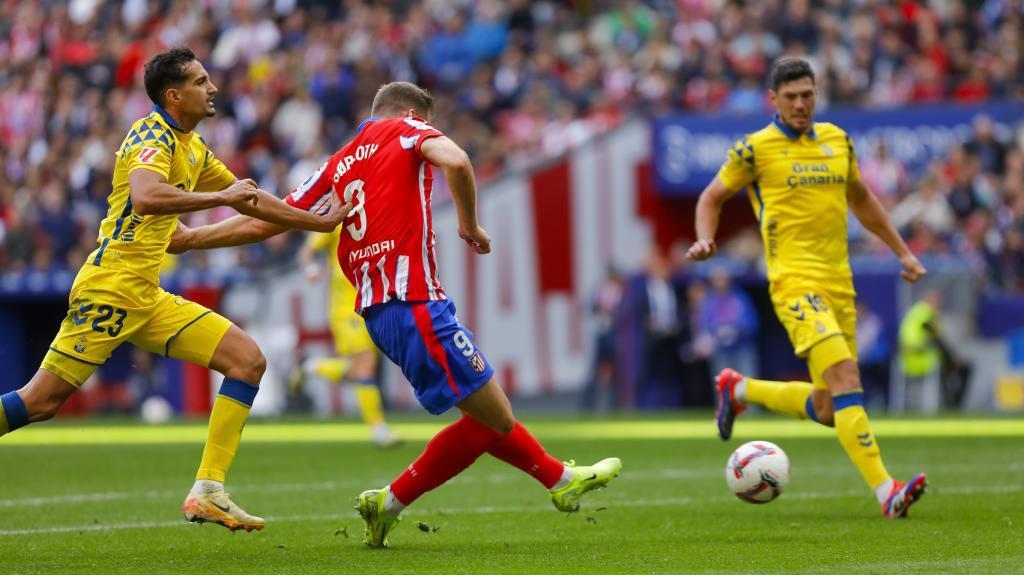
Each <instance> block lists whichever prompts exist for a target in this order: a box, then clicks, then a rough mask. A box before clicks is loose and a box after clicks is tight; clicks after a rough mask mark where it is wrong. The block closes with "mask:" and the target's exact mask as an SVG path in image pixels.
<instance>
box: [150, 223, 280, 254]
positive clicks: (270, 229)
mask: <svg viewBox="0 0 1024 575" xmlns="http://www.w3.org/2000/svg"><path fill="white" fill-rule="evenodd" d="M285 230H287V228H285V227H284V226H279V225H277V224H272V223H270V222H266V221H263V220H260V219H256V218H252V217H249V216H246V215H237V216H233V217H230V218H228V219H226V220H223V221H221V222H217V223H216V224H210V225H208V226H200V227H198V228H188V227H187V226H185V225H183V224H181V223H180V222H179V223H178V229H177V230H176V231H175V232H174V235H173V236H172V237H171V245H170V246H168V248H167V251H168V252H170V253H172V254H177V253H182V252H187V251H189V250H209V249H214V248H228V247H234V246H244V245H246V244H252V243H256V242H261V241H263V240H265V239H267V238H269V237H272V236H276V235H277V234H279V233H281V232H283V231H285Z"/></svg>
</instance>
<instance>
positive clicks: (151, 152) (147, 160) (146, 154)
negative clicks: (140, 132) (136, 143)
mask: <svg viewBox="0 0 1024 575" xmlns="http://www.w3.org/2000/svg"><path fill="white" fill-rule="evenodd" d="M159 153H160V149H159V148H150V147H149V146H143V147H142V149H140V150H139V155H138V156H137V157H138V160H139V163H140V164H152V163H153V160H154V159H155V158H156V156H157V154H159Z"/></svg>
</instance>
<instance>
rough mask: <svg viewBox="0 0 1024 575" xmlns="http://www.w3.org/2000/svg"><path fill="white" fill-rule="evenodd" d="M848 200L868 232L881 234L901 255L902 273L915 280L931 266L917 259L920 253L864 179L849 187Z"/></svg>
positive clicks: (896, 252)
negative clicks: (904, 238) (908, 242)
mask: <svg viewBox="0 0 1024 575" xmlns="http://www.w3.org/2000/svg"><path fill="white" fill-rule="evenodd" d="M846 201H847V203H848V204H849V206H850V210H851V211H853V215H855V216H857V219H858V220H859V221H860V223H862V224H864V227H865V228H867V230H868V231H869V232H871V233H873V234H875V235H876V236H878V237H879V238H881V240H882V241H883V242H885V244H886V245H887V246H889V249H891V250H892V251H893V253H895V254H896V256H897V257H898V258H899V259H900V265H901V266H903V271H901V272H900V277H902V278H903V279H905V280H907V281H908V282H910V283H914V282H916V281H917V280H919V279H921V277H923V276H924V275H925V274H927V273H928V270H926V269H925V267H924V266H923V265H922V264H921V262H920V261H918V259H917V256H915V255H914V254H913V253H912V252H911V251H910V248H908V247H907V244H906V242H904V241H903V238H902V237H900V233H899V232H898V231H896V226H894V225H893V223H892V220H891V219H889V214H888V213H886V211H885V208H884V207H883V206H882V203H881V202H879V201H878V198H876V197H875V195H874V194H872V193H871V190H869V189H868V187H867V186H866V185H864V182H860V181H857V182H852V183H851V184H849V185H848V186H847V187H846Z"/></svg>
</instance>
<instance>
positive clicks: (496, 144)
mask: <svg viewBox="0 0 1024 575" xmlns="http://www.w3.org/2000/svg"><path fill="white" fill-rule="evenodd" d="M1019 10H1020V7H1019V3H1014V2H1008V1H1000V0H986V1H984V2H981V1H978V2H954V1H948V0H933V1H931V2H917V1H913V0H896V1H894V2H882V1H878V0H859V1H855V2H849V1H842V0H816V1H812V0H765V1H758V2H754V1H748V2H739V1H735V0H674V1H673V0H648V1H645V2H640V1H632V2H600V1H598V2H581V1H577V2H568V1H565V2H555V1H537V2H531V1H529V0H511V1H509V2H500V1H497V0H475V1H474V0H455V1H442V0H427V1H390V2H385V1H381V2H368V1H359V0H347V1H344V2H340V3H339V2H327V1H319V2H318V1H303V0H266V1H260V0H194V1H191V0H124V1H122V2H100V1H98V0H69V1H52V0H43V1H31V2H30V1H18V0H0V166H2V169H0V270H24V269H36V270H47V269H53V268H55V267H65V266H66V267H67V268H71V269H74V268H76V267H77V266H79V265H80V263H81V262H82V261H83V258H84V256H85V255H86V254H87V253H88V252H89V251H91V250H92V249H94V247H95V234H96V229H97V223H98V220H99V219H100V218H101V217H102V215H103V212H104V211H105V208H106V206H105V198H106V195H107V193H108V191H109V186H110V180H111V170H112V166H113V159H114V156H113V154H112V153H111V152H112V151H113V150H115V149H117V148H118V146H119V144H120V141H121V139H122V138H123V135H124V133H125V130H126V129H127V127H128V126H129V125H130V123H131V122H132V121H133V120H135V119H137V118H138V117H141V116H143V115H145V114H146V113H147V112H148V111H149V109H150V106H151V104H150V102H149V101H148V99H147V98H146V94H145V91H144V90H143V87H142V82H141V71H142V65H143V63H144V62H145V60H146V58H147V57H148V56H149V55H151V54H153V53H154V52H156V51H157V50H158V49H160V48H162V47H165V46H170V45H176V44H183V43H184V44H188V45H189V46H190V47H192V48H193V50H194V51H195V52H196V53H197V54H198V55H199V56H200V58H201V59H202V60H203V62H204V63H205V65H206V67H207V69H208V70H209V71H210V73H211V77H212V79H213V81H214V83H215V84H216V85H217V86H218V87H219V89H220V92H219V94H218V97H217V100H218V103H217V105H218V115H217V116H216V117H215V118H212V119H210V120H208V121H206V122H205V123H204V124H203V125H202V126H201V127H200V131H201V132H203V134H204V135H205V136H206V137H207V139H208V140H209V141H210V142H211V144H212V147H213V149H214V150H215V151H216V153H217V154H218V156H219V157H220V158H221V159H222V160H224V161H225V163H226V164H227V165H228V166H229V167H230V168H231V169H232V170H233V171H234V172H235V173H236V174H237V175H239V176H241V177H253V178H254V179H256V180H257V181H258V182H259V183H260V185H261V187H263V188H264V189H267V190H271V191H275V192H277V193H283V192H285V191H287V190H288V189H289V188H290V187H291V185H294V184H295V183H296V182H297V181H299V180H301V179H302V178H304V177H305V175H307V174H308V173H310V172H312V171H313V169H315V167H316V165H318V164H319V162H321V161H322V158H323V157H324V156H325V155H326V154H327V153H329V152H330V151H332V150H334V149H336V147H337V146H338V145H339V144H341V143H342V142H343V141H344V140H345V139H346V138H347V137H349V136H350V135H351V133H352V131H353V128H354V126H356V125H357V124H358V123H359V121H360V120H361V119H362V118H364V117H366V116H367V115H368V102H370V100H371V98H372V94H373V92H374V91H375V90H376V88H377V87H378V86H379V85H380V84H382V83H383V82H385V81H389V80H409V81H414V82H418V83H420V84H422V85H424V86H426V87H429V88H431V89H432V90H433V91H434V93H435V96H436V98H437V113H436V115H435V123H436V124H437V125H439V126H441V127H442V128H443V129H444V130H445V131H446V132H447V133H448V134H450V135H451V136H452V137H453V138H454V139H455V140H456V141H458V142H460V144H462V145H463V146H464V147H465V148H466V149H467V151H469V152H470V154H471V156H472V157H473V159H474V163H475V165H476V166H477V168H478V170H479V177H480V178H482V179H486V178H488V177H493V176H494V175H495V174H497V173H498V172H500V171H501V170H502V169H506V168H510V167H511V168H515V167H519V166H523V165H527V164H529V163H530V162H534V161H537V160H538V159H542V158H544V157H549V156H552V155H557V154H559V153H561V152H563V151H564V150H566V149H567V148H568V147H570V146H572V145H573V144H575V143H577V142H581V141H585V140H587V139H588V138H590V137H592V136H593V135H595V134H599V133H602V132H604V131H606V130H608V129H610V128H611V127H614V126H615V125H617V124H618V123H619V122H621V121H622V119H623V118H625V117H627V116H629V115H632V114H637V113H642V114H657V113H661V112H668V111H678V110H683V111H693V112H702V111H729V112H740V113H744V112H745V113H764V112H765V111H766V110H767V109H768V103H767V101H766V98H765V91H764V77H765V74H766V71H767V69H768V66H769V65H770V63H771V62H772V61H773V60H774V59H775V58H777V57H779V56H781V55H802V56H806V57H808V58H810V59H811V60H812V62H813V63H814V65H815V67H816V69H817V70H818V71H819V75H820V77H819V86H820V88H821V93H820V97H819V109H824V108H827V107H829V106H836V105H861V106H892V105H906V104H914V103H924V102H935V101H955V102H982V101H987V100H989V99H1010V98H1020V97H1022V96H1024V62H1022V45H1021V42H1022V41H1021V38H1020V34H1019V30H1020V29H1021V27H1022V22H1021V13H1020V11H1019ZM1014 136H1015V135H1013V134H1010V135H1006V134H1000V133H998V132H997V131H995V130H993V129H992V126H991V125H990V124H989V123H987V122H986V121H985V120H984V119H979V120H978V122H977V125H976V131H975V136H974V137H973V138H972V139H971V140H970V141H967V142H964V144H963V146H962V147H959V148H957V149H956V150H954V151H953V152H952V153H951V154H950V155H949V157H948V158H946V160H945V161H943V162H940V163H936V164H935V165H933V166H932V167H930V168H929V169H928V170H927V171H926V173H924V174H908V173H907V172H906V169H905V168H904V167H903V166H901V165H900V164H899V163H898V162H894V161H893V160H891V159H890V158H888V157H887V155H886V154H885V150H883V149H878V150H861V151H860V157H861V159H862V172H863V173H864V175H865V178H867V179H869V180H870V181H871V182H872V183H873V189H874V190H875V191H876V193H878V194H879V195H880V196H881V197H882V198H883V201H884V202H885V203H886V205H887V206H889V207H891V208H892V211H893V212H892V213H893V216H894V218H895V219H896V220H897V222H898V223H899V224H900V225H901V227H903V228H904V229H905V230H906V231H908V233H909V235H910V239H911V241H912V243H913V245H914V248H915V249H916V250H918V251H919V252H922V253H933V252H947V253H956V254H960V255H963V256H966V257H968V258H971V259H972V261H976V262H978V265H979V266H985V267H986V268H987V269H988V273H989V275H990V276H991V281H992V283H993V285H997V286H1001V287H1003V288H1006V289H1016V290H1022V289H1024V277H1022V276H1024V240H1022V236H1024V231H1022V230H1024V188H1022V182H1024V155H1022V152H1021V148H1020V145H1019V142H1017V140H1016V139H1015V138H1014ZM723 157H724V151H723ZM213 217H219V216H217V215H216V214H215V215H214V216H213ZM282 241H285V240H282ZM860 243H861V248H860V249H861V250H862V251H871V250H872V249H874V245H873V244H872V243H871V242H870V240H863V241H862V242H860ZM261 249H262V248H261ZM271 249H274V248H273V247H272V248H271ZM280 249H282V250H284V249H285V248H283V247H282V248H280ZM252 261H253V262H257V263H258V262H260V261H261V260H259V259H258V258H257V259H254V260H252Z"/></svg>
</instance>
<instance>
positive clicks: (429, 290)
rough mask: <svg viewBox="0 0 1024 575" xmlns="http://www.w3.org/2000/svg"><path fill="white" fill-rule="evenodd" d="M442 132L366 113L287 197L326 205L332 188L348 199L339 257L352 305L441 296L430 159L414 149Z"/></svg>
mask: <svg viewBox="0 0 1024 575" xmlns="http://www.w3.org/2000/svg"><path fill="white" fill-rule="evenodd" d="M441 135H442V134H441V132H439V131H437V130H436V129H434V128H433V127H432V126H431V125H430V124H427V123H426V122H425V121H423V120H421V119H418V118H389V119H376V118H370V119H368V120H366V121H365V122H363V124H362V125H361V126H360V128H359V133H358V135H357V136H356V137H355V139H354V140H352V142H350V143H349V144H347V145H346V146H344V147H343V148H341V150H339V151H338V152H336V153H335V154H334V155H333V156H331V158H330V159H329V160H327V162H326V163H324V165H322V166H320V168H319V169H318V170H317V171H316V172H315V173H314V174H313V175H312V176H310V177H309V178H308V179H307V180H306V181H305V182H303V183H302V184H301V185H300V186H298V187H297V188H296V189H295V190H294V191H292V193H291V195H289V196H288V198H287V199H286V201H287V202H288V203H289V204H290V205H292V206H295V207H298V208H301V209H305V210H308V211H312V212H317V213H320V212H324V211H326V210H327V208H328V203H329V199H330V192H331V190H335V191H337V193H338V195H339V196H340V197H341V198H342V200H343V201H344V202H346V203H349V202H351V203H352V205H353V209H352V212H351V213H350V214H349V216H348V218H347V219H346V220H345V221H344V222H343V223H342V225H343V227H344V230H343V231H342V232H341V241H340V243H339V245H338V263H339V264H340V265H341V269H342V270H343V271H344V272H345V275H346V276H347V277H348V279H349V281H350V282H352V285H354V286H355V288H356V292H357V295H356V303H355V308H356V309H357V310H365V309H366V308H368V307H370V306H371V305H374V304H379V303H386V302H388V301H391V300H402V301H434V300H442V299H445V295H444V289H442V288H441V284H440V282H438V280H437V262H436V257H435V255H434V231H433V225H432V221H431V214H430V192H431V183H432V180H433V178H432V175H431V166H430V163H429V162H427V161H426V160H425V159H424V158H423V155H422V153H421V152H420V146H421V145H423V142H424V141H426V140H427V139H429V138H434V137H438V136H441ZM371 158H372V161H369V160H371Z"/></svg>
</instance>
